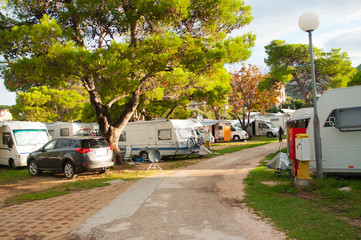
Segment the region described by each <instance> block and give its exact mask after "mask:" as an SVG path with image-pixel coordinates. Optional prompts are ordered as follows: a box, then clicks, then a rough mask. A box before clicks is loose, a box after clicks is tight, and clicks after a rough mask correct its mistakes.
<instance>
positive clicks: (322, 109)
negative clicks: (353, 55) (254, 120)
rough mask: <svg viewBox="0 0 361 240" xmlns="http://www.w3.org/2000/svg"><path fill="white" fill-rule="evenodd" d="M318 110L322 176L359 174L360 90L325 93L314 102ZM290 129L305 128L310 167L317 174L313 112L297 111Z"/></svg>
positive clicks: (360, 157) (360, 133)
mask: <svg viewBox="0 0 361 240" xmlns="http://www.w3.org/2000/svg"><path fill="white" fill-rule="evenodd" d="M317 109H318V115H319V120H320V133H321V147H322V165H323V172H325V173H334V174H358V175H359V174H361V86H356V87H348V88H339V89H333V90H329V91H327V92H325V93H324V94H322V95H321V97H320V98H319V99H318V101H317ZM307 124H308V125H307ZM289 125H291V127H298V126H300V127H306V133H307V134H308V135H309V140H310V146H311V161H310V167H311V170H312V171H316V162H315V159H316V158H315V148H314V146H315V145H314V134H313V108H305V109H299V110H297V111H296V112H295V113H294V114H293V115H292V116H291V118H290V120H289ZM292 125H296V126H292Z"/></svg>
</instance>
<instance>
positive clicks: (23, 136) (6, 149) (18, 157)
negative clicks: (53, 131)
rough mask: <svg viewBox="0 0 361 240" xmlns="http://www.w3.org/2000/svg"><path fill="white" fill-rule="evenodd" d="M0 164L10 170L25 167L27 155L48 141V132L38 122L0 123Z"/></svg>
mask: <svg viewBox="0 0 361 240" xmlns="http://www.w3.org/2000/svg"><path fill="white" fill-rule="evenodd" d="M0 134H1V137H2V138H1V140H0V164H1V165H8V166H10V167H12V168H14V169H15V168H17V167H23V166H26V159H27V157H28V155H29V153H31V152H33V151H35V150H37V149H39V148H40V147H42V146H43V145H44V144H45V143H47V142H48V141H49V140H50V136H49V134H48V131H47V129H46V127H45V125H44V124H43V123H40V122H20V121H8V122H0Z"/></svg>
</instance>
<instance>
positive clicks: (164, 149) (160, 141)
mask: <svg viewBox="0 0 361 240" xmlns="http://www.w3.org/2000/svg"><path fill="white" fill-rule="evenodd" d="M118 146H119V148H120V149H121V150H122V152H124V151H125V149H126V148H127V147H130V148H131V155H132V156H139V157H140V158H142V159H143V160H147V159H148V153H149V151H150V150H152V149H158V150H159V151H160V153H161V155H162V156H164V157H167V156H178V155H206V154H210V153H211V152H210V151H209V150H208V149H206V148H205V147H204V146H203V145H202V141H201V140H200V139H199V138H198V137H197V133H196V130H195V123H194V121H192V120H170V119H161V120H152V121H138V122H129V123H128V124H127V125H126V126H125V128H124V130H123V132H122V133H121V135H120V138H119V144H118Z"/></svg>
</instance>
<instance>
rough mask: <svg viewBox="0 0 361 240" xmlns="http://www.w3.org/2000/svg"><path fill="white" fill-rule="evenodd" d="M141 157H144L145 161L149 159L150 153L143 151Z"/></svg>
mask: <svg viewBox="0 0 361 240" xmlns="http://www.w3.org/2000/svg"><path fill="white" fill-rule="evenodd" d="M140 158H141V159H142V161H143V162H145V161H147V160H148V153H146V152H141V153H140Z"/></svg>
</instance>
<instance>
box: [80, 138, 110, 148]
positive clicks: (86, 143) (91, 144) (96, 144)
mask: <svg viewBox="0 0 361 240" xmlns="http://www.w3.org/2000/svg"><path fill="white" fill-rule="evenodd" d="M108 146H109V145H108V143H107V142H106V141H105V140H104V139H86V140H83V141H82V147H83V148H106V147H108Z"/></svg>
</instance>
